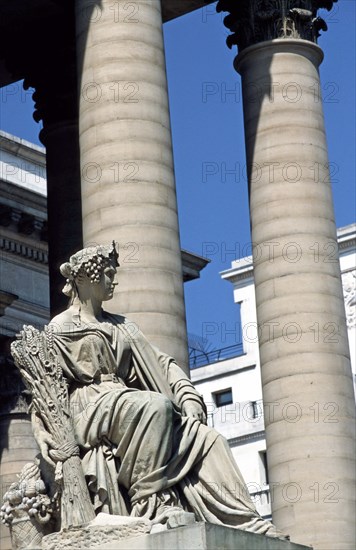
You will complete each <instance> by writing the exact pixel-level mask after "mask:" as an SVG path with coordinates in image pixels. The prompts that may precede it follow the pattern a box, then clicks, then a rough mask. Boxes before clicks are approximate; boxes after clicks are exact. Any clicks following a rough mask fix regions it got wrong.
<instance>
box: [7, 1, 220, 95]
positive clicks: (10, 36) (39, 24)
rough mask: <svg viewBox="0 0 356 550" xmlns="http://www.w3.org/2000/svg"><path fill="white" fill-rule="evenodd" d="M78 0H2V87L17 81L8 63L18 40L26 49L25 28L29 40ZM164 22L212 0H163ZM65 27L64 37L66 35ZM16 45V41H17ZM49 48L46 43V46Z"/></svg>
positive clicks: (61, 15)
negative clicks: (6, 60)
mask: <svg viewBox="0 0 356 550" xmlns="http://www.w3.org/2000/svg"><path fill="white" fill-rule="evenodd" d="M73 3H74V0H31V1H29V0H0V37H1V38H0V87H2V86H6V85H8V84H11V83H12V82H14V81H15V80H16V79H17V78H15V77H14V76H13V75H12V74H10V72H9V69H8V67H7V66H6V65H5V57H6V51H8V50H9V42H10V47H11V44H14V42H15V41H16V42H17V44H16V48H17V49H19V46H20V47H23V48H26V43H23V44H22V43H21V42H22V40H23V37H22V32H21V31H22V29H23V28H24V27H25V28H26V31H27V32H26V40H28V37H29V34H30V33H29V32H28V29H31V30H32V31H33V33H41V29H42V28H43V25H46V24H47V22H48V24H53V21H54V20H56V19H57V18H58V20H59V21H60V20H61V18H62V17H63V11H64V10H68V9H70V6H71V4H73ZM161 3H162V17H163V22H167V21H170V20H172V19H175V18H177V17H181V16H182V15H185V14H186V13H189V12H191V11H194V10H196V9H199V8H202V7H203V6H204V5H206V4H207V3H212V0H207V1H205V0H161ZM65 32H66V31H65V29H63V38H65ZM14 47H15V44H14ZM44 47H45V46H44Z"/></svg>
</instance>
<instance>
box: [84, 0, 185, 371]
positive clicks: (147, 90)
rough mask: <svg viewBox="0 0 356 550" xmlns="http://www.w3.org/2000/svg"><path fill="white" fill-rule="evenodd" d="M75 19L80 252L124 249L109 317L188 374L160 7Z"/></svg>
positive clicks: (150, 4) (100, 10) (96, 12)
mask: <svg viewBox="0 0 356 550" xmlns="http://www.w3.org/2000/svg"><path fill="white" fill-rule="evenodd" d="M76 18H77V50H78V71H79V82H80V89H79V93H80V96H79V129H80V150H81V171H82V206H83V233H84V243H85V244H89V243H105V242H110V241H112V239H115V240H116V241H117V242H118V243H119V247H120V259H119V261H120V265H121V267H120V268H119V274H118V281H119V286H118V288H117V290H116V293H115V296H114V299H113V300H112V302H110V303H108V304H107V307H108V309H110V310H111V311H113V312H116V313H118V312H121V313H123V314H125V315H127V316H128V317H129V318H130V320H132V321H134V322H135V323H136V324H137V325H138V326H139V328H140V329H142V330H143V332H144V333H145V334H146V336H147V337H148V338H149V339H150V340H151V341H152V342H154V343H155V344H156V345H157V346H158V347H159V348H160V349H162V351H164V352H166V353H169V354H171V355H172V356H174V357H175V358H176V359H177V361H179V363H180V365H181V366H183V367H186V366H187V362H188V361H187V340H186V325H185V307H184V297H183V279H182V266H181V254H180V241H179V227H178V217H177V201H176V191H175V179H174V170H173V155H172V141H171V128H170V117H169V105H168V93H167V79H166V68H165V56H164V45H163V33H162V16H161V3H160V2H159V1H156V0H154V1H147V0H142V1H141V0H140V1H137V2H132V3H128V2H126V1H125V0H119V1H118V2H115V3H113V2H111V1H109V0H103V1H102V2H101V3H100V6H97V7H96V8H95V9H93V2H92V0H76ZM134 330H135V329H134V327H133V335H134Z"/></svg>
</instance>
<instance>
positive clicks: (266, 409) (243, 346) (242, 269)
mask: <svg viewBox="0 0 356 550" xmlns="http://www.w3.org/2000/svg"><path fill="white" fill-rule="evenodd" d="M337 235H338V247H339V254H340V268H341V276H342V284H343V291H344V302H345V311H346V318H347V327H348V339H349V346H350V354H351V364H352V373H353V384H354V389H355V390H356V357H355V349H356V225H355V224H352V225H348V226H346V227H342V228H340V229H339V230H338V232H337ZM331 259H332V258H331ZM316 260H317V257H316ZM221 277H222V279H224V280H225V281H228V282H230V283H231V284H232V285H233V295H234V302H235V303H236V304H239V306H240V319H239V320H237V321H236V325H235V335H236V336H235V340H236V341H235V344H234V345H230V346H229V347H226V348H223V349H221V350H216V351H211V352H210V353H206V354H203V353H201V352H200V353H199V352H195V353H194V352H193V350H192V354H191V377H192V380H193V381H194V384H195V386H196V387H197V388H199V390H200V392H201V393H202V395H203V396H204V400H205V402H206V403H207V407H208V423H209V425H210V426H213V427H214V428H216V429H217V430H218V431H220V432H221V433H222V434H223V435H224V436H225V437H226V438H227V440H228V441H229V445H230V447H231V450H232V453H233V455H234V458H235V460H236V462H237V464H238V466H239V468H240V469H241V472H242V475H243V477H244V479H245V480H246V482H247V484H248V487H249V490H250V492H251V495H252V496H253V498H254V500H255V504H256V506H257V508H258V510H259V512H260V513H261V515H263V516H266V517H270V515H271V500H272V499H273V492H274V486H273V485H270V483H269V478H268V467H267V466H268V465H267V453H266V436H265V425H264V416H265V415H272V414H277V412H278V408H280V407H282V409H283V416H284V419H285V421H286V422H287V424H288V423H289V424H295V423H297V422H299V420H300V415H301V414H302V409H301V407H300V404H299V403H298V401H297V400H296V399H295V398H294V397H293V395H291V398H290V401H289V402H288V403H284V404H281V403H280V402H279V401H278V399H276V400H275V401H274V402H270V403H268V402H265V403H264V402H263V395H262V383H261V365H260V355H259V346H258V335H259V330H260V329H259V327H258V324H257V318H256V296H255V285H254V273H253V265H252V258H251V257H245V258H240V259H238V260H236V261H234V262H232V265H231V269H228V270H227V271H224V272H222V273H221ZM273 328H276V326H275V327H274V326H271V335H270V337H271V339H273V337H274V333H273ZM291 328H294V329H295V327H294V326H292V325H290V326H288V325H286V326H285V327H284V337H285V339H286V340H287V341H289V342H290V345H291V347H292V346H293V344H295V342H296V340H297V339H298V338H301V337H302V335H301V332H300V331H299V333H298V332H295V331H291V330H290V329H291ZM310 331H311V333H312V334H313V338H314V339H315V341H316V342H317V341H318V340H319V339H320V338H323V339H325V340H331V341H332V340H333V339H336V338H338V333H337V330H336V327H335V326H330V327H326V329H324V330H323V327H318V326H317V325H312V326H310ZM291 369H293V366H292V365H291ZM310 409H311V411H313V414H314V415H315V416H314V419H315V422H316V423H319V422H321V419H320V409H321V410H323V409H324V410H326V411H327V412H328V413H329V417H328V418H327V420H328V421H329V422H333V421H335V419H336V415H337V412H338V403H336V402H335V401H330V402H328V403H325V402H323V401H322V400H320V399H317V398H316V400H315V401H311V402H310ZM332 483H333V480H330V485H329V486H328V487H326V488H324V489H323V488H320V487H317V486H314V487H313V485H312V484H311V488H310V491H311V492H315V497H317V496H318V497H320V498H323V499H328V498H329V499H330V504H331V505H332V501H333V499H336V498H338V495H337V487H336V485H331V484H332ZM334 490H335V494H334ZM300 491H301V486H300V485H299V484H298V480H297V479H296V480H294V481H292V482H291V483H290V484H289V486H286V488H285V499H286V502H288V501H289V502H291V503H293V502H294V501H295V500H296V499H297V498H299V497H300ZM315 505H317V500H315Z"/></svg>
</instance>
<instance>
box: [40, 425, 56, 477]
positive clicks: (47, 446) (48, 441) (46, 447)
mask: <svg viewBox="0 0 356 550" xmlns="http://www.w3.org/2000/svg"><path fill="white" fill-rule="evenodd" d="M36 439H37V443H38V445H39V448H40V451H41V455H42V456H43V458H44V460H45V461H46V462H48V464H50V465H51V466H53V468H55V467H56V463H55V462H53V460H52V459H51V458H50V451H51V449H55V448H56V443H55V441H54V440H53V438H52V437H51V436H50V435H49V434H48V433H47V432H44V431H41V432H40V433H39V434H38V435H37V438H36Z"/></svg>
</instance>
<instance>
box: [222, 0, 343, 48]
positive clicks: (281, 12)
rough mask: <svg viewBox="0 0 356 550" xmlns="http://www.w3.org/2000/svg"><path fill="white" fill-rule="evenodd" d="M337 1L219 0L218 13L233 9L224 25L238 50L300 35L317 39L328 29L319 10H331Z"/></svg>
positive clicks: (313, 40) (307, 38) (300, 36)
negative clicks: (319, 15) (275, 39)
mask: <svg viewBox="0 0 356 550" xmlns="http://www.w3.org/2000/svg"><path fill="white" fill-rule="evenodd" d="M335 2H337V0H219V2H218V3H217V6H216V9H217V11H218V12H222V11H227V12H230V13H229V15H227V16H226V17H225V19H224V24H225V26H226V27H227V28H228V29H229V30H230V31H231V32H232V33H233V34H231V35H230V36H229V37H228V38H227V41H226V42H227V45H228V46H229V48H231V47H232V46H233V45H237V46H238V48H239V51H241V50H243V49H244V48H247V47H248V46H251V45H252V44H257V43H259V42H264V41H265V40H273V39H274V38H301V39H303V40H310V41H311V42H317V39H318V36H320V31H321V30H322V31H326V30H327V28H328V27H327V24H326V23H325V21H324V20H323V19H322V18H321V17H318V10H319V9H321V8H324V9H326V10H328V11H330V10H331V9H332V7H333V4H334V3H335Z"/></svg>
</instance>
